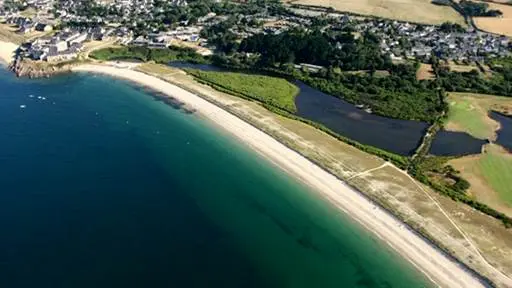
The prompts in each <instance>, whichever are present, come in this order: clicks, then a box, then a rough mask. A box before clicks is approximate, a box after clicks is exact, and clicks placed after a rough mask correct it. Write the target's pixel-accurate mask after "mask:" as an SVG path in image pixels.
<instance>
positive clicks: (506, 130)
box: [489, 111, 512, 151]
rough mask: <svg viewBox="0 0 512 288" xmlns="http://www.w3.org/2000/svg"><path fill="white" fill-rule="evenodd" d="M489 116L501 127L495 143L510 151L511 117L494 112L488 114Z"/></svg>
mask: <svg viewBox="0 0 512 288" xmlns="http://www.w3.org/2000/svg"><path fill="white" fill-rule="evenodd" d="M489 116H491V118H492V119H494V120H496V121H498V122H499V123H500V125H501V128H500V130H498V139H497V140H496V143H498V144H500V145H501V146H503V147H505V148H506V149H507V150H509V151H512V117H510V116H505V115H504V114H501V113H498V112H494V111H492V112H490V113H489Z"/></svg>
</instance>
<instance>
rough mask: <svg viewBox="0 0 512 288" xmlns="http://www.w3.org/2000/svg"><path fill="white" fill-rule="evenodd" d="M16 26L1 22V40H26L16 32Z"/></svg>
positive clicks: (18, 42) (14, 41) (19, 41)
mask: <svg viewBox="0 0 512 288" xmlns="http://www.w3.org/2000/svg"><path fill="white" fill-rule="evenodd" d="M16 30H17V29H16V28H15V27H13V26H11V25H7V24H0V40H4V41H8V42H12V43H16V44H21V43H22V42H23V41H24V37H23V36H21V35H19V34H16V33H15V32H16Z"/></svg>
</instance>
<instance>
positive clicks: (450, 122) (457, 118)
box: [445, 93, 512, 139]
mask: <svg viewBox="0 0 512 288" xmlns="http://www.w3.org/2000/svg"><path fill="white" fill-rule="evenodd" d="M448 102H449V104H450V111H449V112H448V119H447V121H446V123H445V128H446V129H447V130H451V131H462V132H467V133H469V134H471V135H472V136H474V137H476V138H480V139H494V138H495V132H496V130H497V129H498V127H499V124H498V123H497V122H496V121H494V120H492V119H491V118H489V116H488V111H489V110H497V111H500V112H505V113H506V111H509V110H511V111H512V98H510V97H500V96H493V95H483V94H471V93H450V95H449V96H448Z"/></svg>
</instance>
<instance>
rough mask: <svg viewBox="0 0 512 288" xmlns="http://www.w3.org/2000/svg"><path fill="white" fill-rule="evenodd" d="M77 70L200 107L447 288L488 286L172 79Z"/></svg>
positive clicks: (303, 161)
mask: <svg viewBox="0 0 512 288" xmlns="http://www.w3.org/2000/svg"><path fill="white" fill-rule="evenodd" d="M73 70H74V71H87V72H95V73H103V74H108V75H112V76H114V77H119V78H123V79H127V80H130V81H133V82H136V83H140V84H143V85H148V86H150V87H152V89H154V90H156V91H160V92H162V93H165V94H167V95H169V96H170V97H174V98H177V99H179V100H181V101H183V102H185V103H187V104H188V105H190V106H191V107H193V108H195V109H197V111H198V113H199V115H201V116H204V117H205V118H207V119H209V120H211V121H212V123H216V124H218V126H219V127H220V128H223V129H224V130H225V131H227V132H229V133H230V134H231V135H233V136H234V137H235V138H237V139H239V140H240V141H241V142H243V143H245V144H246V145H247V146H249V147H251V148H252V149H254V151H255V152H257V153H259V154H261V155H264V156H265V157H266V158H267V159H271V160H273V162H275V163H277V164H279V167H281V168H284V170H286V171H289V173H290V174H292V175H295V176H296V177H298V178H299V179H301V180H303V181H305V182H306V183H308V186H309V187H311V188H313V189H312V191H316V192H317V193H319V195H320V196H323V197H324V198H325V199H327V200H329V201H331V203H333V204H334V205H335V206H337V207H338V208H339V209H340V210H342V211H344V212H345V213H347V215H349V216H352V217H351V218H352V219H354V220H355V221H358V222H359V223H360V224H361V225H363V226H364V227H366V228H368V230H370V231H371V232H373V233H374V234H375V235H377V236H378V237H379V238H381V239H382V240H383V241H385V242H388V243H390V245H392V247H394V248H395V250H397V252H398V253H400V254H401V255H402V256H403V257H404V258H406V259H408V260H410V261H411V262H414V263H415V265H417V266H419V267H421V268H422V269H421V270H422V271H424V272H425V273H428V275H429V276H431V277H432V278H434V279H435V280H436V282H437V283H438V284H441V285H443V286H446V287H468V288H473V287H484V286H485V284H484V283H483V282H482V279H481V278H480V277H479V276H478V275H476V274H475V273H474V272H472V271H470V270H469V269H468V268H467V267H466V266H464V265H463V264H462V263H460V262H459V261H456V260H455V259H453V258H451V257H448V256H447V255H446V254H445V253H444V252H442V251H441V250H440V249H439V248H438V247H436V246H435V245H433V244H432V243H430V242H429V241H426V240H425V239H424V238H423V237H422V236H421V235H419V234H418V233H417V232H415V231H413V230H410V229H404V226H405V225H403V222H402V221H400V220H399V219H398V218H397V217H396V216H394V215H393V214H391V213H389V211H386V210H385V209H383V208H381V207H380V206H378V205H376V204H375V203H374V202H372V201H371V200H370V199H369V198H367V197H366V196H364V194H362V193H361V192H360V191H358V190H356V189H354V188H352V187H350V186H349V185H347V184H346V183H345V182H343V181H341V180H340V179H339V178H337V177H335V176H334V175H332V174H330V173H328V172H327V171H326V170H324V169H322V168H320V167H319V166H317V165H316V164H314V163H313V162H311V161H309V160H308V159H306V158H305V157H304V156H302V155H300V154H299V153H298V152H296V151H293V150H292V149H290V148H288V147H286V146H285V145H283V144H282V143H280V142H279V141H277V140H276V139H274V138H272V137H271V136H269V135H268V134H266V133H264V132H263V131H261V130H259V129H257V128H256V127H254V126H253V125H251V124H249V123H247V122H245V121H243V120H242V119H240V118H238V117H236V116H235V115H233V114H231V113H229V112H228V111H226V110H223V109H222V108H221V107H219V106H216V105H214V104H212V103H210V102H209V101H207V100H206V99H203V98H201V97H199V96H197V95H195V94H193V93H190V92H188V91H186V90H184V89H182V88H179V87H178V86H176V85H173V84H171V83H169V82H166V81H163V80H161V79H158V78H156V77H153V76H150V75H147V74H144V73H142V72H136V71H133V70H129V69H118V68H114V67H107V66H97V65H96V66H94V65H82V66H78V67H74V68H73Z"/></svg>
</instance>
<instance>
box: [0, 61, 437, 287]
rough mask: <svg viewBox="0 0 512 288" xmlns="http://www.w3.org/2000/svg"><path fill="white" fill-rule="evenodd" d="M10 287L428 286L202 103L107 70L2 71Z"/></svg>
mask: <svg viewBox="0 0 512 288" xmlns="http://www.w3.org/2000/svg"><path fill="white" fill-rule="evenodd" d="M0 88H1V90H0V91H2V92H0V125H1V127H2V133H0V165H1V166H0V168H1V169H2V173H0V187H1V189H0V217H1V219H2V221H0V229H1V231H2V233H1V234H0V279H2V281H1V282H2V286H3V287H428V286H430V284H429V282H427V281H426V280H425V278H424V277H423V275H422V274H420V273H419V272H418V271H416V270H415V269H413V268H412V266H411V265H410V264H409V263H408V262H406V261H405V260H403V259H402V258H400V257H399V256H398V255H396V253H395V252H394V251H392V250H390V249H389V248H388V247H387V246H386V245H384V244H383V243H382V242H381V241H380V240H378V239H377V238H376V237H375V236H373V235H371V234H369V233H368V232H366V231H365V230H363V229H361V227H359V226H358V225H357V224H356V223H354V222H353V221H351V220H350V219H349V218H348V217H347V216H346V215H343V214H341V213H340V212H339V211H338V210H337V209H335V208H333V207H331V206H330V205H329V204H328V203H327V202H325V201H324V200H322V199H320V197H319V196H318V195H317V194H316V193H314V192H312V191H310V190H309V189H307V188H306V187H304V186H303V185H301V184H300V183H298V182H297V181H295V180H294V179H292V178H290V177H289V176H287V175H285V174H284V173H283V172H282V171H280V170H279V169H278V168H276V167H274V166H273V165H272V164H270V163H269V162H268V161H267V160H265V159H263V158H261V157H260V156H258V155H257V154H256V153H253V152H252V151H250V150H248V149H247V148H246V147H244V146H243V145H241V144H240V143H238V142H237V141H235V140H233V139H232V138H231V137H230V136H229V135H226V133H225V132H223V131H220V130H219V129H217V128H216V127H215V126H214V124H212V123H207V122H205V121H204V120H203V119H201V117H200V115H195V114H190V113H189V112H186V111H183V110H180V109H177V108H173V107H171V106H169V105H167V104H165V103H164V102H163V101H161V100H159V99H160V98H159V97H157V98H155V97H152V94H151V93H149V92H148V91H146V90H145V89H144V88H141V87H137V86H134V85H131V84H128V83H127V82H125V81H120V80H115V79H112V78H108V77H103V76H101V77H100V76H93V75H86V74H75V75H65V76H59V77H55V78H52V79H44V80H27V79H16V78H15V77H14V76H12V75H10V74H9V73H8V72H7V71H1V72H0Z"/></svg>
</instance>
